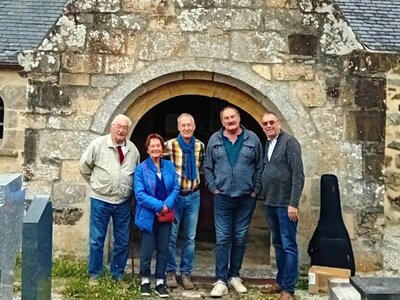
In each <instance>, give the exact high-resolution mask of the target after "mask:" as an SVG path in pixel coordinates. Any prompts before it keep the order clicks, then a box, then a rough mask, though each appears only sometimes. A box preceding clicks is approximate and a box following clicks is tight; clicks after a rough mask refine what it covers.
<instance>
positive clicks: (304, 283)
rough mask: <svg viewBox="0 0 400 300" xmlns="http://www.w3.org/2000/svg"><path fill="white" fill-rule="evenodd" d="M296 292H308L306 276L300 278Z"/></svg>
mask: <svg viewBox="0 0 400 300" xmlns="http://www.w3.org/2000/svg"><path fill="white" fill-rule="evenodd" d="M296 289H297V290H305V291H306V290H308V276H300V277H299V280H298V281H297V285H296Z"/></svg>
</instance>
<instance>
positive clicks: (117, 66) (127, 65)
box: [104, 55, 135, 74]
mask: <svg viewBox="0 0 400 300" xmlns="http://www.w3.org/2000/svg"><path fill="white" fill-rule="evenodd" d="M134 65H135V60H134V58H133V57H126V56H110V55H107V56H106V58H105V62H104V72H105V73H106V74H126V73H131V72H132V71H133V70H134Z"/></svg>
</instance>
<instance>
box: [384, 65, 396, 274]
mask: <svg viewBox="0 0 400 300" xmlns="http://www.w3.org/2000/svg"><path fill="white" fill-rule="evenodd" d="M399 125H400V61H399V64H398V65H397V67H396V68H393V69H392V70H391V71H390V72H389V73H388V75H387V111H386V141H385V146H386V148H385V184H386V185H385V187H386V188H385V191H386V197H385V205H384V207H385V217H386V226H385V237H384V238H385V247H384V253H385V256H384V257H385V260H384V263H385V269H386V270H388V271H391V272H393V273H395V274H397V275H399V274H400V250H399V249H400V131H399V128H400V126H399Z"/></svg>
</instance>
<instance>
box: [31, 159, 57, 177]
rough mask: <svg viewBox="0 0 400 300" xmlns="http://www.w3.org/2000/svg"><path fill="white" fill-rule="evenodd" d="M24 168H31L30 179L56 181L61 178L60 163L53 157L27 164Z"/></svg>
mask: <svg viewBox="0 0 400 300" xmlns="http://www.w3.org/2000/svg"><path fill="white" fill-rule="evenodd" d="M24 168H25V170H29V180H32V179H35V180H48V181H54V180H58V179H60V163H59V162H55V161H54V160H52V159H51V158H50V159H49V158H45V159H42V161H41V162H37V163H34V164H25V166H24ZM25 178H26V177H25Z"/></svg>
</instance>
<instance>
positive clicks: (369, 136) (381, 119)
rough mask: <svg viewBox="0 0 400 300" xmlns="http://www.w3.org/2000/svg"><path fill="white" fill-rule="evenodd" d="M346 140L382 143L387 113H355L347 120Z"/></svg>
mask: <svg viewBox="0 0 400 300" xmlns="http://www.w3.org/2000/svg"><path fill="white" fill-rule="evenodd" d="M346 123H347V126H346V127H347V130H346V138H347V139H350V140H359V141H365V142H367V141H370V142H372V141H377V142H382V141H383V139H384V132H385V113H384V112H378V111H353V112H349V114H348V115H347V118H346Z"/></svg>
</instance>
